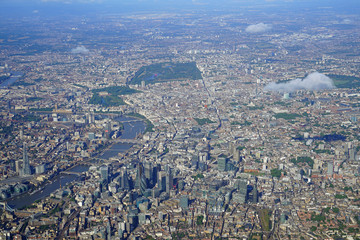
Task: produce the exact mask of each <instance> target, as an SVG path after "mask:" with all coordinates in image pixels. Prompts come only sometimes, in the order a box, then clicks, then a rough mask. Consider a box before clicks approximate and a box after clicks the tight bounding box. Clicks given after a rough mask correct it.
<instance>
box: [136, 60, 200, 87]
mask: <svg viewBox="0 0 360 240" xmlns="http://www.w3.org/2000/svg"><path fill="white" fill-rule="evenodd" d="M198 79H202V76H201V72H200V70H199V69H198V67H197V66H196V63H195V62H187V63H168V62H167V63H155V64H151V65H149V66H143V67H141V68H140V69H139V70H138V71H137V72H136V73H135V76H134V77H133V78H132V79H131V81H130V84H141V82H142V81H144V82H145V83H146V84H151V83H157V82H168V81H181V80H198Z"/></svg>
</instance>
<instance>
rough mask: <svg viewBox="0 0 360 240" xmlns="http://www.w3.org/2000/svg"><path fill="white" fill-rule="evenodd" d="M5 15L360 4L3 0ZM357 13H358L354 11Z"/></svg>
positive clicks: (347, 0)
mask: <svg viewBox="0 0 360 240" xmlns="http://www.w3.org/2000/svg"><path fill="white" fill-rule="evenodd" d="M0 4H1V8H0V14H2V15H18V14H19V15H27V14H31V13H37V14H54V13H59V14H62V13H68V14H71V13H74V14H79V13H81V14H86V13H96V12H107V11H109V12H133V11H149V10H150V11H158V10H161V11H169V10H183V9H184V10H197V9H199V10H211V9H217V10H236V8H237V7H239V8H240V7H241V8H243V7H259V8H263V9H264V8H265V9H266V8H268V9H271V10H276V9H277V8H278V9H279V8H283V7H289V8H295V9H296V8H299V7H300V8H316V7H333V8H334V9H336V10H337V11H346V10H349V11H350V10H352V11H353V12H355V13H356V11H357V10H359V5H360V4H359V0H343V1H340V0H222V1H219V0H0ZM355 9H356V10H355Z"/></svg>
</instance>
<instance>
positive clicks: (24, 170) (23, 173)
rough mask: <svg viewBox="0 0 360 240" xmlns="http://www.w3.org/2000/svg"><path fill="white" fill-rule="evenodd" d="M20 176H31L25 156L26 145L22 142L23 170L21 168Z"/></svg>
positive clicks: (26, 156)
mask: <svg viewBox="0 0 360 240" xmlns="http://www.w3.org/2000/svg"><path fill="white" fill-rule="evenodd" d="M22 175H23V176H26V175H31V169H30V162H29V158H28V155H27V146H26V143H25V142H24V146H23V168H22Z"/></svg>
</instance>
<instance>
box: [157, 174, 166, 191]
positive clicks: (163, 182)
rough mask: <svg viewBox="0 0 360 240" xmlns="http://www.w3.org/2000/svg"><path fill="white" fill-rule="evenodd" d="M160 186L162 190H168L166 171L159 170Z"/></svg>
mask: <svg viewBox="0 0 360 240" xmlns="http://www.w3.org/2000/svg"><path fill="white" fill-rule="evenodd" d="M158 188H159V190H160V191H161V192H163V191H166V173H165V172H164V171H160V172H159V179H158Z"/></svg>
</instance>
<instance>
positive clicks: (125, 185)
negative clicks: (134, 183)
mask: <svg viewBox="0 0 360 240" xmlns="http://www.w3.org/2000/svg"><path fill="white" fill-rule="evenodd" d="M120 186H121V188H122V189H124V190H131V181H130V179H129V176H128V173H127V169H126V168H124V169H123V171H122V175H121V185H120Z"/></svg>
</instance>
